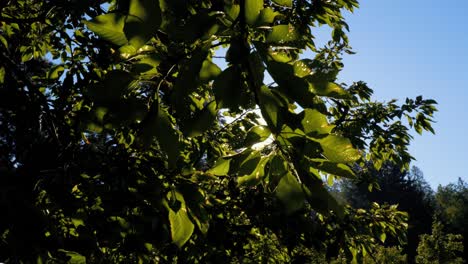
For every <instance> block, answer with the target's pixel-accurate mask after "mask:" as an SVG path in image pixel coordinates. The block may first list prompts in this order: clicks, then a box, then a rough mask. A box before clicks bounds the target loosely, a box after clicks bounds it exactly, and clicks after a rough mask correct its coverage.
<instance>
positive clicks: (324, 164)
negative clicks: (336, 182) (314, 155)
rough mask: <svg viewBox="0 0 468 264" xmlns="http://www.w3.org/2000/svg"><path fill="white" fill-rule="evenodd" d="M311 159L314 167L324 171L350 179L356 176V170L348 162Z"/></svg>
mask: <svg viewBox="0 0 468 264" xmlns="http://www.w3.org/2000/svg"><path fill="white" fill-rule="evenodd" d="M309 161H310V165H311V166H312V167H314V168H316V169H318V170H321V171H323V172H326V173H330V174H333V175H335V176H341V177H345V178H350V179H354V178H356V176H355V174H354V172H353V171H352V170H351V169H350V168H349V166H348V165H346V164H340V163H333V162H330V161H328V160H325V159H309Z"/></svg>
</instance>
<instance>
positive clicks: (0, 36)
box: [0, 35, 8, 49]
mask: <svg viewBox="0 0 468 264" xmlns="http://www.w3.org/2000/svg"><path fill="white" fill-rule="evenodd" d="M0 42H1V43H2V44H3V46H5V49H8V42H7V40H6V38H5V37H4V36H2V35H0Z"/></svg>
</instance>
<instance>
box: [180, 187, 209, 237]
mask: <svg viewBox="0 0 468 264" xmlns="http://www.w3.org/2000/svg"><path fill="white" fill-rule="evenodd" d="M179 190H180V192H181V193H182V194H183V197H184V198H185V202H186V203H187V209H188V212H189V214H190V216H191V218H192V219H193V220H194V221H195V224H196V225H197V227H198V229H199V230H200V232H201V233H202V234H206V233H207V232H208V228H209V226H210V224H209V215H208V213H207V211H206V209H205V207H204V206H203V205H204V204H205V203H206V197H205V196H204V195H203V191H202V190H201V189H199V188H198V187H197V186H196V185H195V184H183V185H181V186H180V188H179Z"/></svg>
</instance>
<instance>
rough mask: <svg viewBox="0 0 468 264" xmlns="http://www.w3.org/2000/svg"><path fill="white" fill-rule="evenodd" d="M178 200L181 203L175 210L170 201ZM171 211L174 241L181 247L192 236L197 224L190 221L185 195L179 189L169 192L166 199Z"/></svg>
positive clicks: (170, 220)
mask: <svg viewBox="0 0 468 264" xmlns="http://www.w3.org/2000/svg"><path fill="white" fill-rule="evenodd" d="M172 200H177V201H178V202H179V203H180V208H179V209H178V210H173V209H172V208H171V207H170V206H169V205H168V203H169V202H171V201H172ZM164 205H165V207H166V209H167V210H168V211H169V225H170V229H171V237H172V242H173V243H174V244H175V245H177V246H178V247H179V248H181V247H182V246H183V245H184V244H185V243H186V242H187V241H188V240H189V239H190V237H191V236H192V233H193V230H194V229H195V225H194V224H193V223H192V221H190V218H189V216H188V213H187V206H186V204H185V200H184V197H183V196H182V194H180V193H179V192H177V191H173V192H169V194H168V197H167V200H165V201H164Z"/></svg>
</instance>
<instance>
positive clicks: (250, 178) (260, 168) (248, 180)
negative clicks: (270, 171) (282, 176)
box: [237, 156, 270, 186]
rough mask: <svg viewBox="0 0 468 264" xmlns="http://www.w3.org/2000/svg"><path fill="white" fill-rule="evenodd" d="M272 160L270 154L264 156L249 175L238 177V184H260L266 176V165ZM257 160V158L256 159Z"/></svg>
mask: <svg viewBox="0 0 468 264" xmlns="http://www.w3.org/2000/svg"><path fill="white" fill-rule="evenodd" d="M269 160H270V157H269V156H262V157H261V158H260V160H259V161H258V163H257V164H256V167H255V169H254V170H253V171H252V173H250V174H249V175H245V176H241V177H239V178H237V184H238V185H239V186H255V185H257V184H259V183H260V182H261V181H262V180H263V177H264V176H265V166H266V164H267V163H268V161H269ZM250 161H253V160H250ZM255 161H256V160H255Z"/></svg>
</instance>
